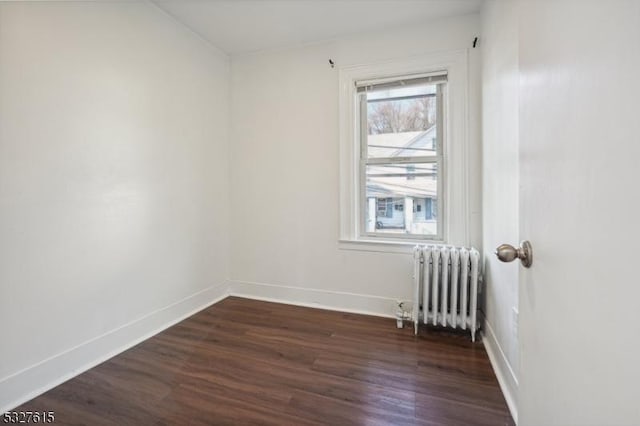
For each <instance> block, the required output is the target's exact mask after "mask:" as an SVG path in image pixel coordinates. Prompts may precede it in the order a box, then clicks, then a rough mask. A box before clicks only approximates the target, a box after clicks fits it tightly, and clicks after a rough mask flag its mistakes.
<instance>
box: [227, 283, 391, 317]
mask: <svg viewBox="0 0 640 426" xmlns="http://www.w3.org/2000/svg"><path fill="white" fill-rule="evenodd" d="M229 295H230V296H238V297H244V298H247V299H255V300H264V301H267V302H276V303H285V304H288V305H298V306H306V307H310V308H319V309H328V310H331V311H340V312H351V313H354V314H364V315H374V316H378V317H387V318H392V317H394V314H395V305H396V300H395V299H391V298H387V297H378V296H370V295H366V294H354V293H344V292H338V291H327V290H318V289H312V288H302V287H290V286H284V285H274V284H264V283H254V282H247V281H233V280H232V281H230V284H229Z"/></svg>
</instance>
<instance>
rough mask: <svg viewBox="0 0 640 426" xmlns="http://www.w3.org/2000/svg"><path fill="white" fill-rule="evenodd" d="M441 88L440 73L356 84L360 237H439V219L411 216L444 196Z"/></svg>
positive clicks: (443, 79)
mask: <svg viewBox="0 0 640 426" xmlns="http://www.w3.org/2000/svg"><path fill="white" fill-rule="evenodd" d="M446 84H447V74H446V72H444V71H443V72H439V73H431V74H430V75H422V76H415V75H412V76H404V77H393V78H388V79H382V80H373V81H367V80H365V81H356V82H355V86H356V96H357V98H358V99H357V104H358V111H357V118H356V122H357V123H359V128H358V129H357V134H358V135H359V139H360V165H359V169H360V173H361V176H360V179H359V180H360V182H361V185H360V194H359V200H361V203H362V204H361V205H360V206H359V208H358V211H360V212H362V214H361V217H360V218H359V219H360V220H361V221H362V224H361V229H362V230H363V231H364V232H363V235H367V236H378V235H391V236H395V237H398V236H400V237H404V236H411V237H417V238H430V239H438V240H440V239H442V238H441V235H442V227H443V226H442V223H441V222H440V223H439V221H438V217H442V215H437V214H431V212H430V211H427V212H428V214H427V215H415V214H413V213H414V210H415V207H414V206H416V205H417V206H420V205H421V204H422V203H424V202H425V200H430V202H431V203H432V202H433V201H435V200H437V199H439V198H442V196H443V194H442V192H443V191H442V179H440V177H441V176H442V175H443V173H444V164H443V156H442V152H443V149H442V148H443V142H444V138H443V133H444V132H443V123H444V119H445V117H444V109H443V107H442V106H443V102H444V97H445V96H446ZM387 200H393V210H391V211H390V210H389V209H388V207H387V206H386V203H388V201H387ZM381 204H385V208H384V209H383V208H381V207H380V206H381ZM432 205H433V204H427V206H429V207H431V206H432ZM440 205H442V203H440ZM405 206H412V207H411V209H407V210H405Z"/></svg>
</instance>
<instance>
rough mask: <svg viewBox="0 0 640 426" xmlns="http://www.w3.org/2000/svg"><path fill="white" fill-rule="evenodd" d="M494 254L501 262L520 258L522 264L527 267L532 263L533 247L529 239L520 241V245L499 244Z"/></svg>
mask: <svg viewBox="0 0 640 426" xmlns="http://www.w3.org/2000/svg"><path fill="white" fill-rule="evenodd" d="M496 256H498V259H500V260H501V261H503V262H513V261H514V260H516V259H520V262H522V266H524V267H525V268H528V267H530V266H531V264H532V263H533V249H532V248H531V243H530V242H529V241H523V242H521V243H520V247H518V248H515V247H514V246H512V245H511V244H501V245H500V246H498V248H497V249H496Z"/></svg>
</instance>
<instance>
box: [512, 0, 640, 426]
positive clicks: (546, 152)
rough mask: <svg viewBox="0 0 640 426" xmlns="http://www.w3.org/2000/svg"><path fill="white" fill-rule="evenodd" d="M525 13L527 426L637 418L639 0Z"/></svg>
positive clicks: (523, 407) (528, 8) (550, 5)
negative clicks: (529, 252) (529, 260)
mask: <svg viewBox="0 0 640 426" xmlns="http://www.w3.org/2000/svg"><path fill="white" fill-rule="evenodd" d="M519 17H520V23H519V43H520V45H519V55H520V57H519V66H520V90H519V96H520V101H519V109H520V115H519V119H520V129H519V140H520V172H519V173H520V214H519V215H520V237H521V238H522V239H528V240H530V241H531V243H532V244H533V251H534V259H533V266H532V267H531V268H530V269H524V268H521V269H520V271H521V272H520V289H519V298H520V329H519V336H520V384H519V395H518V411H519V424H520V425H554V424H557V425H570V424H579V425H587V424H589V425H613V424H616V425H617V424H628V425H640V273H639V272H640V269H639V268H640V251H639V249H638V246H639V242H640V1H621V0H620V1H619V0H614V1H575V2H569V1H553V2H533V1H531V2H529V1H524V2H520V4H519ZM507 266H510V265H505V267H507Z"/></svg>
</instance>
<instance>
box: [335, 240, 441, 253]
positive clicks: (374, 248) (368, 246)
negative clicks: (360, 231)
mask: <svg viewBox="0 0 640 426" xmlns="http://www.w3.org/2000/svg"><path fill="white" fill-rule="evenodd" d="M417 244H443V242H442V241H390V240H384V241H379V240H338V248H339V249H340V250H356V251H369V252H379V253H394V254H405V255H407V254H412V253H413V248H414V247H415V246H416V245H417Z"/></svg>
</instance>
